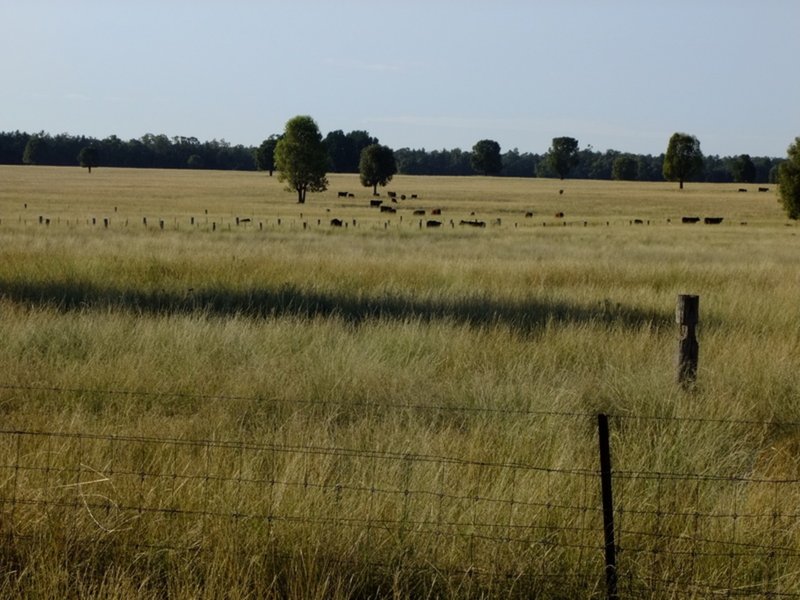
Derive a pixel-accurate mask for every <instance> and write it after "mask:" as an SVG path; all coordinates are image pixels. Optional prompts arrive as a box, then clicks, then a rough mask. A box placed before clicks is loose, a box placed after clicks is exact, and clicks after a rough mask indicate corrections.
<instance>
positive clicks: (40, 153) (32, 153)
mask: <svg viewBox="0 0 800 600" xmlns="http://www.w3.org/2000/svg"><path fill="white" fill-rule="evenodd" d="M47 151H48V148H47V141H46V139H45V137H43V136H41V135H32V136H31V137H30V139H28V143H27V144H25V150H24V151H23V152H22V164H24V165H38V164H43V163H46V162H47V158H48V157H47V154H48V152H47ZM73 156H75V155H74V154H73ZM73 164H74V163H73Z"/></svg>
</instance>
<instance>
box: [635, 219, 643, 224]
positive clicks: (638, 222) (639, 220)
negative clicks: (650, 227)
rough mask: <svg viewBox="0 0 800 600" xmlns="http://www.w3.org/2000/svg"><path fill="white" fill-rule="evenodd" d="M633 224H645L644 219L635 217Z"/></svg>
mask: <svg viewBox="0 0 800 600" xmlns="http://www.w3.org/2000/svg"><path fill="white" fill-rule="evenodd" d="M633 224H634V225H644V221H642V220H641V219H634V220H633Z"/></svg>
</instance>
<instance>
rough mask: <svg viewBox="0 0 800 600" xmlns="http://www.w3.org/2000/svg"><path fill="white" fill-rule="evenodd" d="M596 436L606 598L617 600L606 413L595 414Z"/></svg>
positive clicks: (615, 556)
mask: <svg viewBox="0 0 800 600" xmlns="http://www.w3.org/2000/svg"><path fill="white" fill-rule="evenodd" d="M597 437H598V442H599V446H600V490H601V494H602V499H603V541H604V544H603V545H604V548H605V558H606V569H605V571H606V598H607V600H619V594H618V592H617V546H616V542H615V541H614V499H613V496H612V491H611V490H612V488H611V444H610V442H609V435H608V415H605V414H599V415H597Z"/></svg>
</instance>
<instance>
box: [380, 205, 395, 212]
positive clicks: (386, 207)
mask: <svg viewBox="0 0 800 600" xmlns="http://www.w3.org/2000/svg"><path fill="white" fill-rule="evenodd" d="M381 212H382V213H396V212H397V209H396V208H394V207H391V206H381Z"/></svg>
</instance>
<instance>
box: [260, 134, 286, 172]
mask: <svg viewBox="0 0 800 600" xmlns="http://www.w3.org/2000/svg"><path fill="white" fill-rule="evenodd" d="M280 139H281V136H279V135H275V134H272V135H271V136H269V137H268V138H267V139H265V140H264V141H263V142H261V145H260V146H259V147H258V148H257V149H256V151H255V154H254V157H255V161H256V168H257V169H258V170H259V171H269V176H270V177H272V172H273V171H274V170H275V146H277V145H278V140H280Z"/></svg>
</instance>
